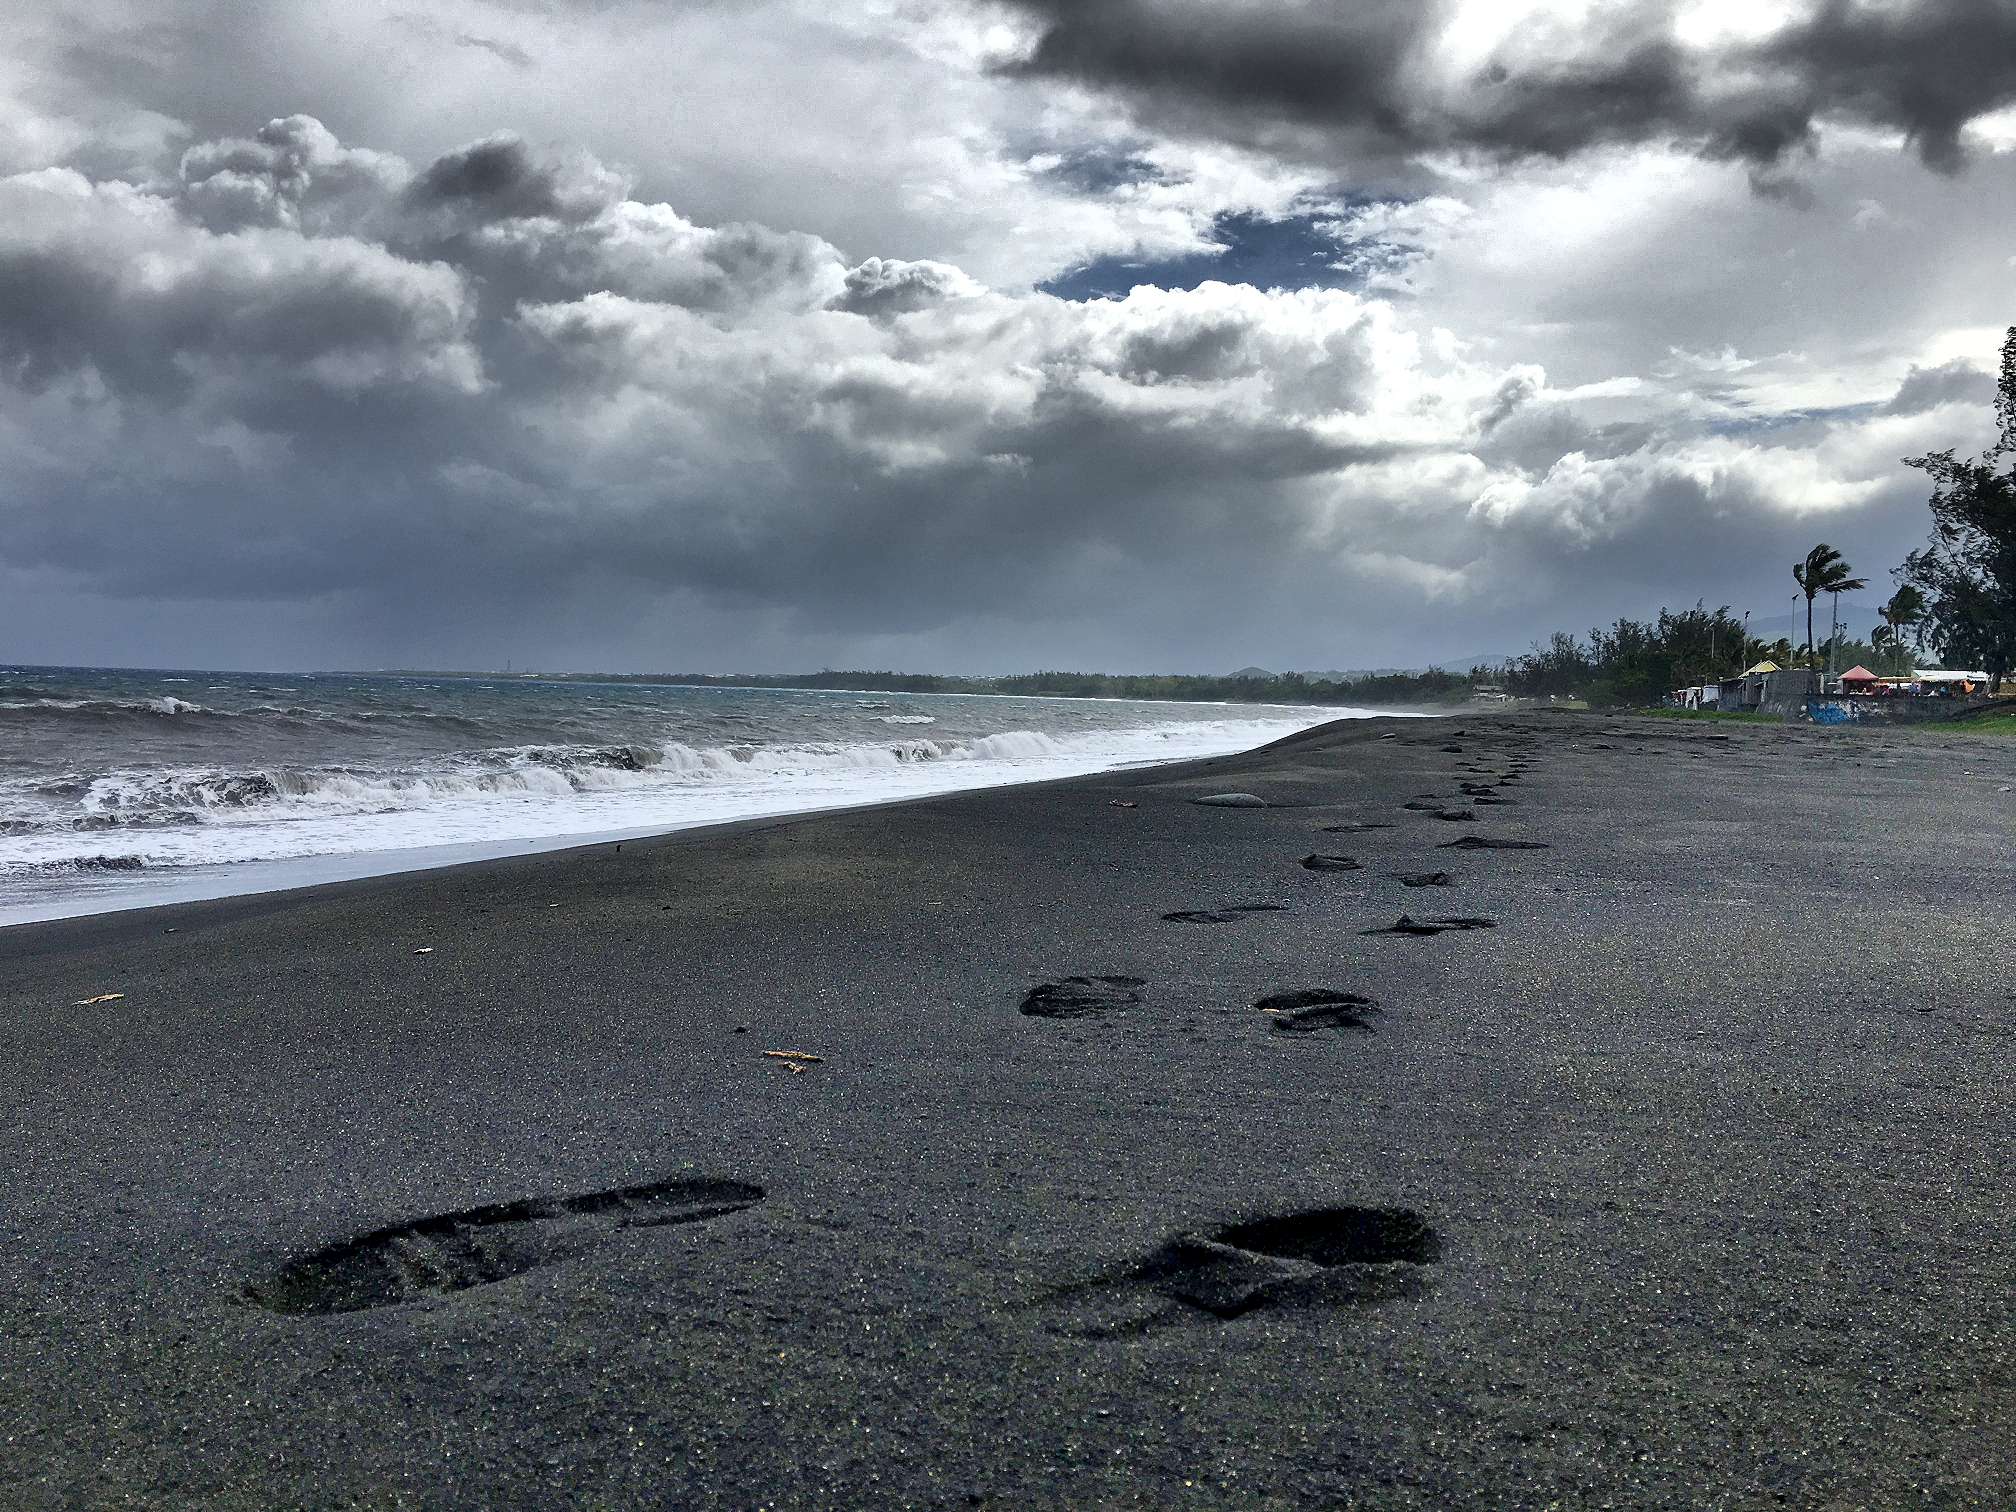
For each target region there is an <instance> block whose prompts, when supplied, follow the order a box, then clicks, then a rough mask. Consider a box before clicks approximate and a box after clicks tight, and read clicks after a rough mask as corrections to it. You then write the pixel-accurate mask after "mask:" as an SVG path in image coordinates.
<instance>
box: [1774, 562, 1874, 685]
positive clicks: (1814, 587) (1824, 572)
mask: <svg viewBox="0 0 2016 1512" xmlns="http://www.w3.org/2000/svg"><path fill="white" fill-rule="evenodd" d="M1854 570H1855V569H1854V568H1852V567H1850V566H1849V565H1848V563H1847V561H1846V559H1845V558H1843V557H1842V555H1841V553H1840V552H1838V551H1836V550H1835V549H1834V548H1833V547H1832V546H1829V545H1828V544H1827V543H1826V542H1825V541H1822V542H1821V543H1820V544H1819V545H1818V546H1815V547H1814V548H1813V549H1812V550H1811V551H1809V552H1807V553H1806V560H1805V561H1803V562H1794V563H1793V564H1792V581H1793V582H1795V583H1797V584H1798V585H1799V587H1800V590H1801V591H1802V592H1804V593H1805V595H1806V660H1807V662H1808V664H1809V665H1810V664H1811V662H1812V661H1813V600H1815V599H1816V598H1818V597H1819V596H1820V595H1821V594H1823V593H1853V592H1854V591H1855V590H1856V589H1857V588H1867V587H1868V586H1869V584H1868V583H1867V582H1866V581H1864V580H1863V579H1861V578H1858V577H1850V576H1849V573H1851V572H1853V571H1854Z"/></svg>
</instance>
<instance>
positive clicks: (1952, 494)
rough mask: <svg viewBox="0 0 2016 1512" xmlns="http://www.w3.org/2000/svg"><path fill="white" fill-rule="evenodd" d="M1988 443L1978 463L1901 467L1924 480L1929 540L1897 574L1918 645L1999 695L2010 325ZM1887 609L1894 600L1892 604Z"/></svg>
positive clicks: (2010, 659)
mask: <svg viewBox="0 0 2016 1512" xmlns="http://www.w3.org/2000/svg"><path fill="white" fill-rule="evenodd" d="M1995 429H1996V437H1995V444H1994V445H1993V446H1991V447H1990V448H1989V449H1988V450H1987V451H1986V452H1984V453H1983V454H1982V455H1981V456H1979V457H1968V458H1965V459H1962V458H1959V457H1956V456H1955V455H1954V453H1953V452H1952V451H1951V450H1950V449H1949V450H1947V451H1940V452H1932V453H1930V454H1928V455H1926V456H1923V457H1906V458H1905V459H1904V460H1905V462H1906V463H1907V464H1908V465H1910V466H1912V467H1916V468H1919V469H1921V470H1922V471H1924V472H1925V473H1927V474H1929V475H1930V477H1931V479H1932V499H1931V507H1932V539H1931V541H1930V542H1929V543H1928V544H1927V545H1926V546H1925V547H1924V549H1923V550H1920V551H1914V552H1912V553H1911V555H1910V556H1908V557H1906V558H1905V559H1904V565H1903V566H1902V567H1900V568H1898V569H1897V573H1896V576H1897V578H1898V580H1899V581H1900V582H1901V583H1903V584H1904V585H1905V586H1906V587H1909V588H1911V589H1913V590H1915V591H1917V592H1918V593H1919V594H1921V595H1922V599H1921V600H1920V608H1921V616H1922V619H1923V622H1924V630H1925V639H1926V641H1927V642H1928V643H1929V644H1930V645H1931V646H1932V647H1934V648H1935V649H1936V650H1937V651H1938V652H1939V653H1940V654H1941V655H1942V656H1945V657H1948V658H1951V659H1953V660H1956V661H1959V662H1961V663H1963V664H1966V665H1970V666H1976V667H1979V668H1981V669H1982V670H1983V671H1985V672H1987V673H1988V674H1989V675H1990V676H1991V677H1992V678H1993V679H1994V685H1995V687H1996V689H1997V690H1998V691H1999V690H2000V688H2001V684H2002V679H2003V677H2004V676H2005V675H2006V674H2007V673H2008V672H2009V669H2010V667H2011V666H2012V665H2016V466H2012V465H2009V463H2008V460H2007V459H2009V458H2011V457H2012V455H2016V326H2011V327H2010V328H2009V333H2008V335H2007V336H2006V337H2005V338H2004V339H2003V342H2002V374H2001V379H2000V381H1999V382H1998V383H1997V385H1996V389H1995ZM1893 602H1894V601H1893Z"/></svg>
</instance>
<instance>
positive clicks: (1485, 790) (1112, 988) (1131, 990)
mask: <svg viewBox="0 0 2016 1512" xmlns="http://www.w3.org/2000/svg"><path fill="white" fill-rule="evenodd" d="M1459 733H1461V732H1459ZM1440 749H1441V750H1442V751H1445V752H1453V753H1461V752H1462V749H1463V748H1462V747H1461V746H1458V745H1454V744H1450V745H1445V746H1442V747H1441V748H1440ZM1464 765H1466V766H1467V765H1469V764H1468V763H1464ZM1471 770H1473V771H1477V770H1479V769H1477V768H1475V767H1472V768H1471ZM1526 770H1527V765H1526V763H1523V762H1513V763H1510V764H1508V768H1507V771H1506V772H1505V773H1504V774H1503V775H1499V774H1492V773H1481V775H1489V776H1492V777H1493V779H1494V781H1495V782H1497V783H1504V782H1507V781H1513V780H1516V779H1517V777H1518V776H1519V774H1521V773H1523V772H1524V771H1526ZM1460 785H1461V787H1462V790H1463V795H1464V799H1465V801H1467V802H1470V803H1487V804H1488V803H1512V802H1514V801H1516V800H1513V799H1510V798H1506V797H1503V796H1502V795H1501V794H1499V793H1498V792H1497V791H1496V789H1495V788H1494V787H1493V785H1492V784H1491V783H1482V782H1464V783H1462V784H1460ZM1440 796H1441V795H1439V794H1434V793H1426V794H1422V795H1420V796H1418V797H1416V798H1413V799H1410V800H1409V801H1408V802H1406V803H1404V804H1402V805H1401V807H1402V808H1405V809H1409V810H1413V811H1416V812H1432V813H1433V814H1434V815H1435V817H1436V818H1438V819H1447V820H1474V819H1475V818H1476V817H1477V816H1476V814H1474V813H1472V812H1470V811H1468V810H1462V809H1448V808H1445V807H1444V806H1443V805H1442V803H1441V802H1439V801H1438V800H1439V798H1440ZM1191 802H1193V803H1195V804H1198V805H1201V806H1204V807H1210V808H1273V807H1275V805H1273V804H1271V803H1269V802H1268V801H1267V800H1266V799H1264V798H1262V797H1260V796H1259V795H1257V794H1254V793H1213V794H1210V795H1208V796H1206V797H1202V798H1194V799H1192V800H1191ZM1392 827H1393V826H1392V825H1390V824H1383V823H1371V822H1355V823H1349V824H1331V825H1325V826H1324V832H1325V833H1326V834H1357V833H1363V832H1366V831H1370V830H1379V829H1391V828H1392ZM1547 848H1548V846H1547V842H1545V841H1542V840H1508V839H1502V838H1496V837H1487V836H1483V835H1465V836H1463V837H1462V838H1460V839H1457V840H1449V841H1444V842H1443V843H1442V844H1441V845H1440V846H1438V847H1437V849H1440V850H1546V849H1547ZM1300 864H1301V865H1302V866H1303V867H1304V868H1306V869H1307V870H1310V871H1325V872H1333V871H1362V870H1364V863H1363V862H1361V861H1359V860H1357V859H1356V858H1355V857H1352V856H1342V855H1326V854H1321V853H1315V854H1311V855H1307V856H1304V857H1303V858H1302V860H1301V862H1300ZM1392 875H1393V876H1394V877H1395V878H1397V879H1398V880H1399V882H1400V883H1401V885H1402V886H1404V887H1446V886H1448V885H1449V884H1450V883H1451V882H1452V881H1453V880H1454V879H1453V878H1452V877H1451V876H1450V875H1449V873H1447V872H1445V871H1439V870H1438V871H1432V872H1394V873H1392ZM1286 911H1287V905H1286V904H1283V903H1234V904H1231V905H1228V906H1226V907H1223V908H1215V909H1177V910H1175V911H1174V912H1171V913H1165V914H1163V915H1162V917H1163V919H1164V920H1166V921H1168V922H1170V923H1175V924H1230V923H1233V922H1235V921H1237V920H1239V919H1242V918H1244V917H1246V916H1247V915H1249V914H1256V913H1281V912H1286ZM1496 927H1497V920H1495V919H1485V918H1468V917H1448V918H1439V919H1416V918H1413V917H1411V916H1409V915H1407V914H1402V915H1401V916H1400V917H1399V918H1398V919H1397V920H1395V921H1394V922H1393V923H1392V924H1389V925H1386V926H1384V927H1382V928H1377V929H1367V930H1362V931H1360V932H1361V933H1363V934H1368V935H1383V934H1398V935H1436V934H1444V933H1447V932H1449V931H1452V930H1457V931H1461V930H1471V929H1495V928H1496ZM1147 985H1148V983H1147V981H1146V979H1145V978H1142V977H1133V976H1072V977H1065V978H1064V979H1062V980H1061V981H1056V982H1043V983H1040V984H1038V985H1037V986H1035V987H1032V988H1030V989H1029V991H1028V992H1027V993H1026V994H1025V995H1024V997H1023V999H1022V1005H1021V1007H1022V1012H1023V1013H1025V1014H1027V1015H1030V1016H1031V1017H1037V1018H1088V1017H1094V1016H1096V1015H1099V1014H1103V1013H1110V1012H1113V1011H1115V1010H1117V1009H1121V1008H1125V1007H1128V1006H1130V1005H1132V1004H1135V1003H1139V1002H1140V1001H1141V1000H1142V997H1141V989H1142V988H1144V987H1146V986H1147ZM1253 1006H1254V1007H1255V1008H1257V1009H1258V1010H1260V1011H1261V1012H1262V1013H1265V1014H1268V1015H1269V1016H1270V1017H1271V1018H1272V1019H1273V1023H1274V1027H1275V1029H1277V1030H1280V1031H1286V1032H1289V1033H1309V1032H1313V1031H1315V1030H1318V1029H1328V1028H1351V1029H1361V1030H1368V1031H1369V1030H1370V1029H1371V1027H1372V1025H1371V1023H1370V1020H1369V1017H1368V1016H1369V1015H1372V1014H1376V1013H1378V1012H1379V1011H1380V1009H1379V1005H1378V1003H1377V1002H1375V1001H1374V1000H1373V999H1371V998H1368V997H1365V996H1363V995H1361V994H1359V993H1354V992H1342V991H1339V990H1337V989H1335V988H1330V987H1305V988H1300V989H1297V990H1295V991H1291V992H1277V993H1273V994H1271V995H1269V996H1267V997H1264V998H1261V999H1259V1000H1258V1001H1257V1002H1255V1003H1254V1005H1253Z"/></svg>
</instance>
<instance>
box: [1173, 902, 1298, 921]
mask: <svg viewBox="0 0 2016 1512" xmlns="http://www.w3.org/2000/svg"><path fill="white" fill-rule="evenodd" d="M1286 912H1288V905H1287V904H1286V903H1233V904H1231V905H1229V906H1227V907H1225V908H1210V909H1205V908H1183V909H1178V910H1177V911H1176V912H1175V913H1165V914H1164V915H1162V917H1163V918H1164V919H1166V920H1168V921H1169V922H1170V923H1171V924H1236V923H1237V922H1238V921H1239V920H1241V919H1243V918H1245V917H1246V915H1248V914H1256V913H1286Z"/></svg>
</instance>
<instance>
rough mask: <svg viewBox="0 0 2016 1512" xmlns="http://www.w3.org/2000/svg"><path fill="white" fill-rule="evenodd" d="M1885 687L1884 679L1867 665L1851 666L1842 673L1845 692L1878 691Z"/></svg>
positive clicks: (1842, 689)
mask: <svg viewBox="0 0 2016 1512" xmlns="http://www.w3.org/2000/svg"><path fill="white" fill-rule="evenodd" d="M1882 688H1883V679H1882V678H1880V677H1878V676H1877V675H1876V674H1875V673H1874V672H1871V671H1870V670H1869V669H1868V668H1867V667H1860V666H1857V667H1850V668H1849V669H1848V670H1847V671H1846V672H1843V673H1842V674H1841V691H1842V692H1843V693H1877V692H1881V691H1882Z"/></svg>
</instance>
